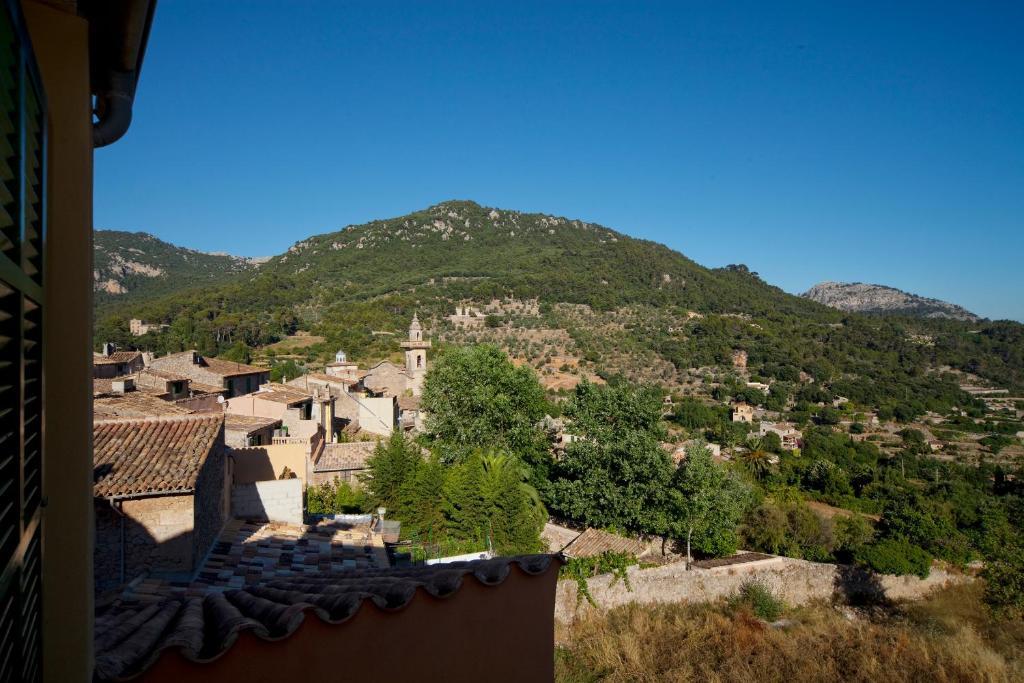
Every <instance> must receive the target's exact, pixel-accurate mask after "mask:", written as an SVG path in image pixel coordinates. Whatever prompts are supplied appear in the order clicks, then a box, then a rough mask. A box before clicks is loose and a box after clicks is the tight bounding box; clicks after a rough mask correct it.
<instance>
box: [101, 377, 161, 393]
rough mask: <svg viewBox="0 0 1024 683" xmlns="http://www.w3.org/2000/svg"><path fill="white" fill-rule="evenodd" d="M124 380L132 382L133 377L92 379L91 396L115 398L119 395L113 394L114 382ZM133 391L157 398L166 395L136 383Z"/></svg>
mask: <svg viewBox="0 0 1024 683" xmlns="http://www.w3.org/2000/svg"><path fill="white" fill-rule="evenodd" d="M125 379H130V380H134V379H135V376H134V375H127V376H125V377H102V378H93V380H92V395H93V396H103V395H105V394H111V395H115V396H121V394H114V382H115V381H116V380H125ZM134 391H141V392H144V393H147V394H150V395H152V396H158V395H160V394H166V393H167V392H166V391H162V390H156V389H154V388H152V387H147V386H145V385H141V386H140V385H139V384H138V382H136V383H135V389H134Z"/></svg>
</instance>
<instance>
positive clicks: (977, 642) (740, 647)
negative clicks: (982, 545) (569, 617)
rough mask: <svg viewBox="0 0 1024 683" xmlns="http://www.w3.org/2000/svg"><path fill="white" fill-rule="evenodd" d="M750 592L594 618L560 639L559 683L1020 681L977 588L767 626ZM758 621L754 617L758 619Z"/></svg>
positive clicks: (1022, 635)
mask: <svg viewBox="0 0 1024 683" xmlns="http://www.w3.org/2000/svg"><path fill="white" fill-rule="evenodd" d="M767 597H768V598H769V599H767V600H766V596H765V595H764V594H763V592H757V591H756V590H751V591H748V594H747V595H738V596H737V597H736V599H734V600H731V601H721V602H719V603H715V604H696V605H694V604H685V603H684V604H670V605H637V604H633V605H627V606H624V607H617V608H615V609H612V610H610V611H608V612H607V613H601V612H597V611H591V612H589V613H587V614H586V615H584V616H582V617H581V618H580V619H578V620H577V621H575V622H574V623H573V624H572V625H571V627H569V626H563V627H560V628H559V630H558V632H557V641H558V643H559V644H558V647H557V651H556V660H555V668H556V676H555V678H556V680H557V681H561V682H563V683H582V682H584V681H586V682H592V681H608V682H609V683H612V682H615V681H780V682H782V681H785V682H786V683H790V682H794V681H796V682H799V681H808V682H810V681H814V682H815V683H828V682H831V681H836V682H838V681H843V682H847V681H871V682H872V683H875V682H886V683H888V682H893V683H895V682H903V681H906V682H910V681H992V682H993V683H996V682H1007V683H1008V682H1010V681H1018V680H1021V679H1022V678H1024V655H1022V653H1024V622H1021V621H1001V620H993V619H992V618H991V616H990V615H989V613H988V612H987V610H985V609H984V607H983V604H982V602H981V599H980V597H981V596H980V591H979V590H978V588H977V587H976V586H970V585H968V586H961V587H956V588H950V589H945V590H943V591H941V592H939V593H938V594H936V595H934V596H932V597H930V598H928V599H926V600H924V601H921V602H918V603H909V604H906V605H896V606H878V607H874V608H872V609H867V610H851V609H849V608H843V607H833V606H830V605H827V604H822V603H817V604H812V605H809V606H807V607H802V608H798V609H790V610H786V611H783V612H782V613H781V616H782V617H783V620H782V622H777V625H776V626H775V627H773V626H769V625H768V624H767V623H766V620H767V619H764V617H767V618H768V619H770V618H771V617H774V616H777V615H778V612H777V611H778V608H779V607H780V606H779V605H778V604H773V603H772V601H771V600H770V595H769V596H767ZM759 611H760V612H761V614H758V612H759Z"/></svg>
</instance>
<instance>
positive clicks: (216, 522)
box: [192, 427, 231, 570]
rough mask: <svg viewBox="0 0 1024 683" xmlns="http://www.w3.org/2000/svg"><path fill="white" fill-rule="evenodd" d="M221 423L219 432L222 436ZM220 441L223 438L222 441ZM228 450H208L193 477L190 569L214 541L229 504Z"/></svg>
mask: <svg viewBox="0 0 1024 683" xmlns="http://www.w3.org/2000/svg"><path fill="white" fill-rule="evenodd" d="M223 433H224V432H223V427H221V435H222V437H223ZM221 443H223V442H221ZM230 486H231V476H230V473H229V464H228V451H227V449H226V448H225V447H224V446H223V445H220V446H219V447H217V448H215V449H214V450H213V452H212V453H210V454H209V455H208V456H207V457H206V460H205V462H204V463H203V468H202V469H201V470H200V471H199V477H198V478H197V479H196V491H195V495H194V496H193V505H194V518H195V533H194V534H193V535H192V556H193V561H192V569H193V570H196V569H198V568H199V565H200V564H201V563H202V561H203V559H204V558H205V557H206V555H207V553H209V552H210V548H212V547H213V544H214V543H216V542H217V537H218V536H220V532H221V530H222V529H223V528H224V522H226V521H227V518H228V514H229V513H230V506H231V489H230Z"/></svg>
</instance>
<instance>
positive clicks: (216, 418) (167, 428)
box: [93, 415, 224, 498]
mask: <svg viewBox="0 0 1024 683" xmlns="http://www.w3.org/2000/svg"><path fill="white" fill-rule="evenodd" d="M223 424H224V418H223V416H221V415H195V416H185V417H172V418H155V419H152V418H151V419H142V420H101V421H98V422H96V423H94V424H93V495H94V496H96V497H101V498H109V497H116V496H127V495H133V494H139V493H159V492H161V491H185V490H191V489H194V488H195V484H196V479H197V478H198V476H199V470H200V469H201V468H202V466H203V463H204V462H206V458H207V457H209V456H210V454H211V453H212V452H214V451H216V450H217V446H218V444H220V445H223V443H224V437H223Z"/></svg>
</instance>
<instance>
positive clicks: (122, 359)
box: [92, 351, 142, 365]
mask: <svg viewBox="0 0 1024 683" xmlns="http://www.w3.org/2000/svg"><path fill="white" fill-rule="evenodd" d="M141 357H142V352H141V351H114V352H113V353H112V354H110V355H109V356H104V355H103V354H101V353H94V354H92V363H93V365H113V364H114V363H128V362H130V361H133V360H135V359H136V358H141Z"/></svg>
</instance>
